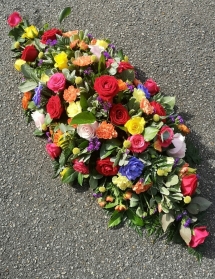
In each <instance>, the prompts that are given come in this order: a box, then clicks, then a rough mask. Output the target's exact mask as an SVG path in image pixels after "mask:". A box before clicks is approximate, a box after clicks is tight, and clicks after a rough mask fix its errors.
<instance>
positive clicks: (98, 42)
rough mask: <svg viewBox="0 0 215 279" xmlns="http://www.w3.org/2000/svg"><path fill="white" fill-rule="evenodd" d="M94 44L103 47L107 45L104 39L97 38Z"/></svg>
mask: <svg viewBox="0 0 215 279" xmlns="http://www.w3.org/2000/svg"><path fill="white" fill-rule="evenodd" d="M96 45H97V46H100V47H103V48H104V49H106V48H107V47H108V43H107V42H105V41H104V40H97V41H96Z"/></svg>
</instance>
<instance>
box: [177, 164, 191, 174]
mask: <svg viewBox="0 0 215 279" xmlns="http://www.w3.org/2000/svg"><path fill="white" fill-rule="evenodd" d="M188 167H189V164H188V163H185V164H184V165H183V166H182V168H181V169H180V172H179V176H180V177H183V176H185V175H186V173H187V172H188Z"/></svg>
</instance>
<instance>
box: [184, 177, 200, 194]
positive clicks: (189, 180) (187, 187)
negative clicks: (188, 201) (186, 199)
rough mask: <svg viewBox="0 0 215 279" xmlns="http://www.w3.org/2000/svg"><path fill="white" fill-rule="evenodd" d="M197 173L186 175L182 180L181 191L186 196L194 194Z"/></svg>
mask: <svg viewBox="0 0 215 279" xmlns="http://www.w3.org/2000/svg"><path fill="white" fill-rule="evenodd" d="M197 182H198V179H197V176H196V174H189V175H185V176H184V177H183V178H182V181H181V192H182V194H183V195H184V196H192V195H193V194H194V193H195V191H196V188H197Z"/></svg>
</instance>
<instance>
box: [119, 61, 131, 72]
mask: <svg viewBox="0 0 215 279" xmlns="http://www.w3.org/2000/svg"><path fill="white" fill-rule="evenodd" d="M128 69H134V67H133V66H132V65H131V64H130V63H128V62H120V63H119V66H118V68H117V72H118V73H122V72H123V71H124V70H128Z"/></svg>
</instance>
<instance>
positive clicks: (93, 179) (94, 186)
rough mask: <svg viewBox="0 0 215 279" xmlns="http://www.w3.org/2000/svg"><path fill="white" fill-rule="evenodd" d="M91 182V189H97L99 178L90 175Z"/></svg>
mask: <svg viewBox="0 0 215 279" xmlns="http://www.w3.org/2000/svg"><path fill="white" fill-rule="evenodd" d="M89 184H90V188H91V189H95V188H96V187H97V186H98V179H95V178H94V177H93V176H90V179H89Z"/></svg>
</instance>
